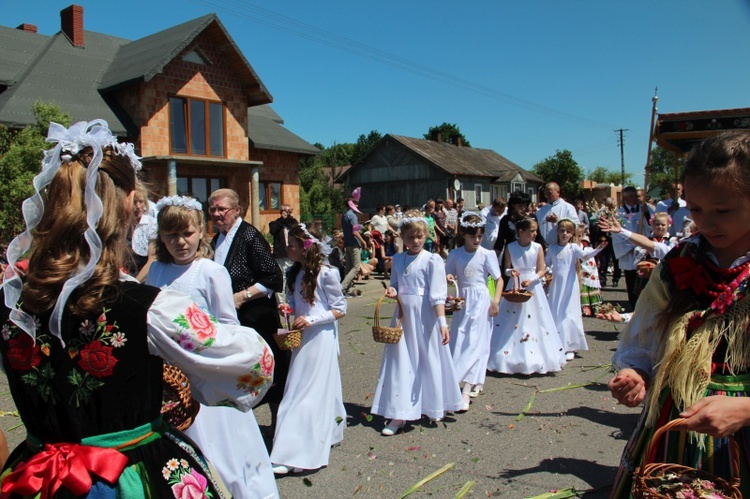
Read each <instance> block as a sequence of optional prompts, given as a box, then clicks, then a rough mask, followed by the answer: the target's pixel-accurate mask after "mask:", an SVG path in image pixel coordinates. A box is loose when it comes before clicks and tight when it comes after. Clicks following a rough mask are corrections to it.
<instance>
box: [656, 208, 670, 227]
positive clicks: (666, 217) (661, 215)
mask: <svg viewBox="0 0 750 499" xmlns="http://www.w3.org/2000/svg"><path fill="white" fill-rule="evenodd" d="M657 218H661V219H664V223H666V224H667V225H672V223H671V221H670V219H671V218H672V217H670V216H669V214H668V213H667V212H664V211H660V212H659V213H655V214H654V216H653V218H652V219H651V223H653V222H655V221H656V219H657Z"/></svg>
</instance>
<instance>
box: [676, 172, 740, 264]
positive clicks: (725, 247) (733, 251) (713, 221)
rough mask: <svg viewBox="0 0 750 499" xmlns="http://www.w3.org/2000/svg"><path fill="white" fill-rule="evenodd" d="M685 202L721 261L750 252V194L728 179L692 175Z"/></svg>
mask: <svg viewBox="0 0 750 499" xmlns="http://www.w3.org/2000/svg"><path fill="white" fill-rule="evenodd" d="M685 201H687V206H688V209H689V210H690V218H691V219H692V220H693V222H695V225H696V227H697V228H698V231H699V232H700V233H701V234H703V236H704V237H705V238H706V240H707V241H708V242H709V243H710V244H711V246H712V247H713V249H714V252H715V253H716V256H717V257H719V259H720V260H721V257H727V258H737V257H739V256H741V255H744V254H746V253H747V252H748V251H750V194H748V193H746V192H737V188H736V187H735V186H734V185H727V183H726V182H710V181H709V182H706V181H705V180H704V179H697V178H693V177H688V178H686V179H685ZM719 253H720V254H719Z"/></svg>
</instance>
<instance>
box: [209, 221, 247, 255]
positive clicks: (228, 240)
mask: <svg viewBox="0 0 750 499" xmlns="http://www.w3.org/2000/svg"><path fill="white" fill-rule="evenodd" d="M241 223H242V217H237V220H235V221H234V225H232V228H231V229H229V231H228V232H227V233H226V235H225V234H219V238H218V239H217V240H216V249H215V250H214V261H215V262H216V263H218V264H219V265H224V263H225V262H226V261H227V255H228V254H229V248H230V247H231V246H232V241H234V236H235V235H236V234H237V229H239V228H240V224H241Z"/></svg>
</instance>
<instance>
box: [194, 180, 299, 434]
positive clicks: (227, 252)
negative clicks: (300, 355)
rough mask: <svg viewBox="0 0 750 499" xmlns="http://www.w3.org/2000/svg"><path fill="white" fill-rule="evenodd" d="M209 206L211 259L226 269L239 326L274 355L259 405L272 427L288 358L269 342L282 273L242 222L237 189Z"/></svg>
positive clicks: (214, 198) (213, 196) (212, 199)
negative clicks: (256, 336) (260, 339)
mask: <svg viewBox="0 0 750 499" xmlns="http://www.w3.org/2000/svg"><path fill="white" fill-rule="evenodd" d="M208 206H209V209H208V212H209V214H210V216H211V220H212V221H213V226H214V230H216V231H217V232H216V235H215V236H214V238H213V240H212V241H211V247H213V249H214V261H215V262H217V263H220V264H222V265H224V267H226V269H227V270H228V271H229V276H230V277H231V278H232V292H233V293H234V295H233V296H234V306H235V308H236V309H237V317H238V318H239V321H240V324H242V325H243V326H247V327H251V328H253V329H255V330H256V331H258V333H260V335H261V336H262V337H263V339H264V340H266V343H268V345H269V346H270V347H271V350H272V351H273V354H274V358H275V361H276V366H275V368H274V375H273V385H272V386H271V389H270V390H269V391H268V393H267V394H266V396H265V397H264V398H263V400H262V401H261V403H268V405H269V407H270V409H271V414H272V418H273V422H274V423H275V421H276V411H277V409H278V406H279V403H280V402H281V397H282V396H283V395H284V386H285V385H286V376H287V373H288V371H289V359H290V355H289V352H286V351H282V350H281V349H279V347H278V346H277V345H276V342H275V341H274V339H273V335H274V333H276V330H277V329H278V328H279V327H281V321H280V320H279V313H278V310H277V308H276V299H275V298H274V293H278V292H281V291H282V283H283V277H282V275H281V269H280V268H279V266H278V265H277V264H276V262H275V261H274V259H273V255H271V247H270V246H269V245H268V242H267V241H266V239H265V238H264V237H263V234H261V233H260V231H258V229H256V228H255V227H253V226H252V225H250V224H249V223H247V222H245V221H244V220H242V217H241V216H240V212H241V207H240V198H239V196H238V195H237V193H236V192H235V191H233V190H232V189H219V190H216V191H214V192H213V193H212V194H211V197H209V198H208Z"/></svg>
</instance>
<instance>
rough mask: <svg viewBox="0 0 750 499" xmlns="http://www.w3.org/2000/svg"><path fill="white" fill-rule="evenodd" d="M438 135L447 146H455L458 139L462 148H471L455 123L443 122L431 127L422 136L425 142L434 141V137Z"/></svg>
mask: <svg viewBox="0 0 750 499" xmlns="http://www.w3.org/2000/svg"><path fill="white" fill-rule="evenodd" d="M438 133H439V134H440V135H441V137H442V141H443V142H445V143H447V144H454V145H455V144H456V143H457V142H458V139H459V138H460V139H461V145H462V146H463V147H471V144H469V141H468V139H467V138H466V136H464V134H462V133H461V130H460V129H459V128H458V125H456V124H455V123H446V122H444V123H443V124H442V125H438V126H431V127H430V130H429V131H428V132H427V133H426V134H424V138H425V139H427V140H435V137H436V136H437V134H438Z"/></svg>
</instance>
